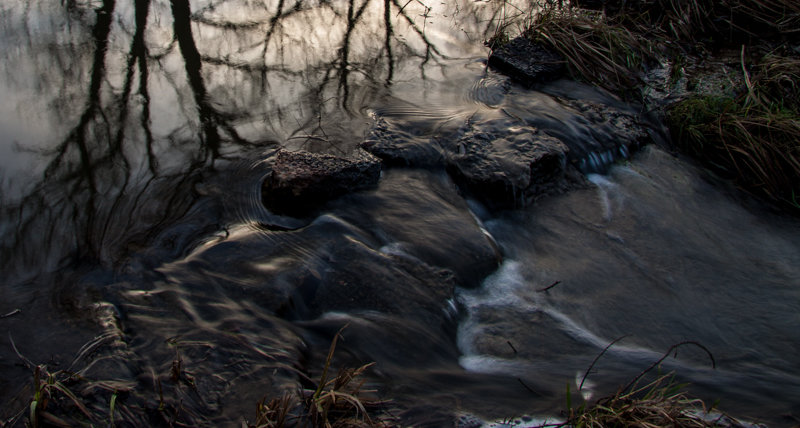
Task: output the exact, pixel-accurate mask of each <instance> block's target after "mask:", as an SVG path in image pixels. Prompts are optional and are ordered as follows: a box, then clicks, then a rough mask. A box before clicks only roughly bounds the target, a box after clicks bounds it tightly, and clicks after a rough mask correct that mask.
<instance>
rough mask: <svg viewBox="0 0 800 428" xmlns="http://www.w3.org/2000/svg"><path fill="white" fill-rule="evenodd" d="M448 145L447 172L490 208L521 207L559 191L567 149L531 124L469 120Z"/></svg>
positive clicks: (563, 176) (562, 181) (564, 169)
mask: <svg viewBox="0 0 800 428" xmlns="http://www.w3.org/2000/svg"><path fill="white" fill-rule="evenodd" d="M450 149H451V150H450V153H449V157H448V168H447V169H448V172H449V173H450V175H451V176H453V178H454V180H455V181H456V182H457V183H459V185H460V186H461V187H463V188H465V189H466V190H467V191H468V192H470V193H472V194H474V195H475V196H476V197H477V198H479V199H481V200H482V201H483V202H484V203H486V204H487V205H489V206H491V207H494V208H515V207H521V206H524V205H526V204H527V203H528V202H529V201H531V200H535V199H536V198H537V197H539V196H541V195H544V194H548V193H553V192H554V191H555V192H557V191H559V190H564V189H562V187H565V178H566V176H567V171H566V166H567V163H566V158H567V153H568V152H569V148H567V146H566V145H564V144H563V143H562V142H561V141H560V140H558V139H557V138H554V137H551V136H549V135H547V134H544V133H542V132H540V131H538V130H537V129H536V128H532V127H527V126H519V125H518V124H513V123H509V122H507V121H505V120H492V121H488V122H486V123H481V124H472V125H471V128H470V129H469V130H468V131H467V132H465V133H464V134H463V135H462V136H461V138H459V139H458V140H457V141H456V142H455V144H454V145H452V146H451V147H450Z"/></svg>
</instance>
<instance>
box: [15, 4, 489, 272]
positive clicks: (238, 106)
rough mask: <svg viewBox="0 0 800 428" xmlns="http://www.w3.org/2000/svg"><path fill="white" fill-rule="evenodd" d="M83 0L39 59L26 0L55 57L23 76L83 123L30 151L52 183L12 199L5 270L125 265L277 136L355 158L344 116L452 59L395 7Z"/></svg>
mask: <svg viewBox="0 0 800 428" xmlns="http://www.w3.org/2000/svg"><path fill="white" fill-rule="evenodd" d="M417 3H419V4H420V5H423V4H422V3H421V2H417ZM42 4H44V2H43V3H42ZM90 4H91V3H84V2H74V1H69V2H67V3H65V4H64V9H63V13H64V16H62V17H55V18H58V19H55V18H53V19H51V21H50V23H51V25H53V33H54V34H55V33H58V31H56V28H62V27H64V25H65V23H66V27H67V28H68V30H66V31H68V32H69V33H68V34H70V35H71V36H70V37H68V38H67V39H66V40H62V39H61V38H59V37H56V36H53V40H52V41H51V42H49V43H42V44H41V45H44V46H46V48H44V52H42V50H43V48H42V47H41V46H38V45H36V44H34V43H33V41H34V40H37V38H41V37H42V35H41V34H35V33H34V32H32V30H31V29H30V28H28V22H29V21H32V20H34V18H30V19H29V18H28V15H30V16H35V15H36V13H33V12H30V9H31V8H32V7H35V6H36V5H39V3H38V2H36V1H35V0H32V1H30V2H25V6H24V11H23V14H22V16H24V17H25V19H24V23H23V25H22V28H21V30H20V33H21V34H16V35H17V36H19V37H22V38H23V39H25V40H26V41H27V45H26V46H27V47H26V49H27V50H28V51H27V54H28V55H29V56H30V57H34V58H39V57H40V56H44V58H49V61H48V62H42V63H38V62H37V63H35V64H34V65H33V66H32V67H33V69H32V70H31V69H28V70H22V71H20V73H34V74H37V75H38V76H39V78H38V79H39V81H41V82H45V83H46V85H45V88H44V89H41V90H42V91H43V93H44V92H47V91H52V92H54V93H58V94H59V95H58V96H56V97H55V99H54V100H52V101H50V102H45V103H43V104H45V105H46V107H41V108H40V110H39V111H40V112H41V114H42V115H44V116H47V117H48V118H49V119H48V120H49V121H51V122H53V123H56V124H67V123H70V122H71V123H73V124H74V125H72V126H70V127H68V128H67V129H68V131H67V132H65V134H64V136H62V138H60V139H59V141H57V142H56V143H50V144H49V147H46V148H43V149H35V152H36V153H37V154H38V156H39V157H40V158H41V159H42V160H43V165H42V169H43V176H42V178H41V179H40V180H39V181H38V182H37V183H35V184H33V185H31V186H30V190H29V191H28V192H27V194H26V196H22V197H19V198H17V199H16V200H15V201H3V204H2V206H3V207H2V213H0V226H2V227H3V228H4V229H5V230H7V231H8V232H9V233H6V235H7V239H6V240H4V242H3V243H2V244H0V245H2V247H0V248H2V253H3V257H2V259H3V261H2V262H0V264H2V265H0V267H2V269H3V270H4V271H8V272H12V271H17V272H36V271H38V270H40V269H42V263H43V259H47V258H48V254H47V253H49V256H50V260H51V262H52V263H59V262H61V261H63V260H62V259H61V257H63V256H64V255H66V254H74V255H76V256H77V257H79V258H80V259H82V260H85V259H90V260H96V261H98V262H101V263H108V264H110V265H116V264H117V263H119V261H120V257H124V255H125V252H126V251H127V250H126V248H128V247H130V246H131V242H134V241H136V242H142V243H146V242H147V240H148V239H152V237H153V236H155V235H156V234H157V233H158V231H159V230H160V229H161V228H163V227H165V226H166V225H168V224H170V223H171V222H174V221H175V220H176V219H178V218H180V217H181V216H182V215H183V214H184V213H185V212H186V211H187V210H188V209H189V207H191V205H192V203H193V201H194V200H195V196H193V193H192V189H193V186H194V184H195V182H196V181H197V179H198V178H197V177H199V175H200V174H201V173H202V171H203V170H205V169H207V168H210V167H213V166H214V163H215V161H216V160H225V159H231V158H236V157H239V156H241V155H242V154H243V153H247V152H249V151H251V150H253V149H256V150H258V148H259V147H263V146H264V145H266V144H274V143H273V142H274V141H280V140H283V141H287V142H292V144H293V142H295V141H305V143H304V144H307V145H309V147H310V146H314V147H317V148H318V149H320V150H337V151H347V150H348V146H346V145H345V146H342V145H341V144H340V143H339V141H347V140H352V133H353V130H352V129H351V128H350V127H348V120H352V119H353V118H356V117H357V116H358V114H359V113H358V110H359V108H358V107H359V106H364V105H369V104H370V103H371V102H373V101H374V100H376V99H378V98H379V97H381V96H382V95H383V94H384V93H385V92H386V88H389V87H390V86H391V85H392V84H393V81H394V79H395V78H396V74H397V70H398V64H408V63H416V64H418V65H419V69H420V70H421V72H420V75H421V76H422V77H423V78H424V76H425V71H424V70H425V69H426V67H430V66H437V67H439V66H441V67H444V63H443V62H442V61H441V60H442V59H444V58H446V56H445V53H444V52H443V51H442V50H440V49H439V48H438V47H437V46H436V44H435V43H434V41H433V40H431V39H429V37H428V35H427V34H426V28H425V24H424V23H422V25H420V24H418V23H417V21H416V18H417V15H416V14H418V13H419V12H420V10H415V9H413V7H412V6H414V5H411V6H409V5H408V4H407V5H401V4H399V3H398V2H397V0H383V1H379V0H347V1H343V2H333V1H330V0H322V1H319V2H312V1H310V0H275V1H274V2H268V1H267V2H258V4H255V5H251V4H250V3H249V2H244V3H240V2H239V1H238V0H218V1H209V2H206V3H205V4H203V5H201V6H200V7H197V8H196V9H195V11H194V12H192V10H191V6H190V3H189V0H170V1H169V2H168V3H164V0H161V1H159V0H134V1H133V2H130V3H128V2H125V3H118V2H116V0H102V3H95V6H96V7H97V8H96V9H93V10H91V9H86V7H87V5H90ZM415 4H416V3H415ZM466 4H467V5H468V6H464V7H477V6H474V5H473V2H467V3H466ZM487 5H490V4H489V3H487ZM423 6H424V5H423ZM131 8H132V10H131ZM41 10H49V11H50V13H52V10H51V9H45V8H42V9H41ZM41 10H40V11H39V12H38V13H39V14H41V13H42V12H41ZM241 10H246V11H247V12H245V13H242V12H241ZM426 10H427V8H426ZM231 11H234V12H236V13H234V12H231ZM472 15H476V16H477V14H475V13H473V11H469V12H467V13H465V16H472ZM243 16H244V18H243ZM92 17H94V20H93V22H92V21H91V18H92ZM0 19H4V20H14V19H16V17H14V16H13V14H11V15H9V16H8V17H0ZM37 19H41V18H37ZM89 23H91V24H89ZM170 23H171V26H168V25H169V24H170ZM37 25H40V26H41V25H42V24H41V23H39V24H37ZM474 25H476V26H480V27H481V28H480V29H479V32H485V31H487V28H488V26H489V25H490V24H489V23H485V22H480V21H479V20H476V21H475V23H474ZM483 27H486V28H483ZM87 29H90V31H91V34H90V39H91V41H92V43H91V44H88V45H87V44H84V43H83V42H82V40H84V39H86V38H87V37H86V36H87V35H84V34H83V33H85V32H86V31H87ZM60 31H64V30H60ZM73 33H74V34H73ZM8 55H10V53H8V52H7V53H3V54H0V56H2V57H3V58H4V61H6V60H8V59H9V57H8ZM178 61H180V62H178ZM6 63H8V64H10V63H12V61H6ZM176 63H180V64H181V67H180V68H177V67H175V64H176ZM6 68H8V67H6ZM15 74H16V73H15ZM87 77H88V79H87ZM406 77H407V76H406ZM8 79H9V80H12V79H13V75H12V73H9V77H8ZM84 80H87V81H86V82H84ZM47 85H49V86H47ZM51 88H53V89H51ZM62 94H64V95H62ZM78 103H80V105H81V107H80V108H76V107H77V106H78V105H79V104H78ZM37 143H38V142H37ZM348 144H351V145H352V144H353V142H352V141H351V142H349V143H348ZM21 146H22V147H23V149H25V150H29V151H30V150H33V149H32V146H33V144H31V143H30V142H29V143H27V144H26V143H21ZM12 254H13V255H14V256H13V257H12V256H11V255H12ZM7 255H8V256H7ZM52 267H54V265H51V266H50V268H52Z"/></svg>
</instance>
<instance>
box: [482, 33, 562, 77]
mask: <svg viewBox="0 0 800 428" xmlns="http://www.w3.org/2000/svg"><path fill="white" fill-rule="evenodd" d="M489 66H491V67H493V68H495V69H496V70H498V71H500V72H502V73H504V74H506V75H508V76H510V77H511V78H513V79H515V80H517V81H519V82H520V83H522V84H524V85H528V86H530V85H532V84H534V83H537V82H541V81H547V80H552V79H556V78H559V77H561V76H562V75H563V74H564V70H565V67H564V59H563V58H561V56H559V55H558V54H557V53H555V52H553V51H550V50H548V49H547V48H545V47H543V46H541V45H538V44H536V43H533V42H532V41H530V40H529V39H528V38H527V37H525V36H524V35H523V36H519V37H517V38H515V39H513V40H511V41H510V42H508V43H506V44H504V45H503V46H501V47H500V48H498V49H495V50H494V51H492V54H491V55H489Z"/></svg>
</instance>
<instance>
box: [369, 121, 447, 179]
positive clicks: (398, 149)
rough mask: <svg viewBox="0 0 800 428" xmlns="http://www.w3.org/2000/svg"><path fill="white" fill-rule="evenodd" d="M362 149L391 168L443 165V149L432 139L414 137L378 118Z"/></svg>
mask: <svg viewBox="0 0 800 428" xmlns="http://www.w3.org/2000/svg"><path fill="white" fill-rule="evenodd" d="M361 148H363V149H364V150H366V151H368V152H370V153H372V154H373V155H375V156H377V157H379V158H380V159H381V160H382V161H383V162H384V163H385V164H387V165H391V166H413V167H429V166H435V165H442V164H443V163H444V156H443V155H442V150H441V148H440V147H439V146H438V145H437V144H435V143H433V142H432V141H431V140H430V138H425V137H419V136H415V135H412V134H410V133H408V132H405V131H403V130H400V129H397V127H394V126H392V125H391V124H389V123H388V122H387V121H386V120H385V119H383V118H378V120H377V121H376V122H375V125H374V126H373V127H372V130H371V131H370V133H369V135H367V138H366V139H365V140H364V142H362V143H361Z"/></svg>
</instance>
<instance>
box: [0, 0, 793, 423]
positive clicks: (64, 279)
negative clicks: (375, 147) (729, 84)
mask: <svg viewBox="0 0 800 428" xmlns="http://www.w3.org/2000/svg"><path fill="white" fill-rule="evenodd" d="M504 4H505V3H501V2H472V1H467V2H453V3H451V4H446V5H445V4H436V5H433V4H425V3H424V2H419V1H409V2H404V1H397V0H384V1H379V0H363V1H359V0H347V1H339V2H334V1H328V0H321V1H306V0H295V1H289V0H276V1H270V2H248V1H206V2H192V3H190V2H189V1H188V0H172V1H155V0H136V1H133V2H119V1H115V0H104V1H102V2H101V1H96V2H84V1H81V0H67V1H66V2H63V3H59V2H49V1H45V0H42V1H24V2H23V1H19V2H16V3H15V4H4V5H3V6H0V21H1V22H2V27H0V44H1V45H2V47H3V49H2V50H0V51H1V52H2V53H0V55H2V59H3V60H2V65H0V71H2V73H3V74H2V76H3V81H2V82H0V95H2V97H3V99H4V100H8V101H6V102H5V103H4V104H5V105H3V106H0V109H2V110H0V112H2V118H0V136H2V138H3V140H2V141H0V143H1V144H2V146H0V150H2V152H0V154H2V161H0V162H2V163H1V164H0V165H2V173H1V174H2V175H1V177H2V180H1V181H0V184H1V185H2V186H3V187H2V194H0V196H2V208H0V230H2V234H3V235H2V236H3V238H4V239H3V242H2V243H1V244H0V245H1V246H0V254H1V255H2V257H0V270H1V271H2V277H3V281H4V282H3V284H1V285H0V287H2V288H0V292H1V293H2V296H3V299H2V302H1V303H0V315H4V314H9V316H3V317H2V318H0V327H2V333H3V334H2V335H0V370H2V373H3V376H2V377H0V391H2V392H0V402H2V403H3V404H2V407H3V414H2V416H3V418H4V420H7V418H9V417H12V416H13V415H14V414H19V413H18V412H19V411H20V410H23V411H25V409H26V405H27V400H29V399H30V397H31V394H32V391H31V387H30V379H31V371H30V369H28V368H25V367H22V366H21V365H19V364H18V363H17V362H18V361H19V360H20V358H19V356H18V355H16V351H14V349H13V347H12V346H11V340H12V338H13V340H14V343H15V345H16V347H17V350H18V351H19V353H20V354H23V355H24V356H25V357H26V358H27V359H30V360H32V361H35V362H36V363H42V364H45V363H46V364H47V365H48V366H49V367H51V368H54V369H55V368H61V369H65V370H69V371H72V372H76V373H77V374H79V375H80V376H81V377H82V380H81V381H80V382H76V385H75V386H74V387H75V388H76V389H75V390H80V391H81V400H82V401H83V402H85V404H86V406H87V408H88V409H89V411H90V413H91V414H92V415H93V417H94V418H95V419H97V420H98V421H99V420H106V419H107V418H108V414H109V403H110V400H111V398H112V396H114V397H117V399H116V401H115V403H116V404H115V405H116V409H117V412H116V419H115V421H116V422H117V423H127V424H130V425H134V426H150V425H157V426H158V425H174V424H188V425H192V426H227V425H230V426H233V425H236V426H240V425H241V422H242V420H243V418H251V417H252V416H253V415H252V414H251V412H252V409H253V407H254V405H255V403H256V402H257V401H258V400H259V399H261V398H263V397H264V396H271V395H278V394H280V393H281V392H284V391H294V390H296V389H297V388H301V387H305V388H313V387H314V384H313V379H314V378H316V377H318V376H319V374H320V371H321V369H322V367H323V365H324V360H325V356H326V352H327V350H328V346H329V344H330V341H331V339H332V338H333V337H334V335H335V334H336V332H337V331H338V330H339V329H340V328H341V327H342V326H343V325H345V324H347V325H349V326H348V328H347V329H346V331H345V333H344V336H343V340H342V341H341V342H340V343H339V346H338V348H337V355H336V358H335V360H334V365H335V366H338V367H341V366H346V365H351V366H355V365H360V364H361V363H363V362H367V361H375V362H376V363H377V364H376V365H375V366H374V368H373V369H372V370H371V372H369V376H368V382H369V384H370V386H375V387H376V388H377V389H378V390H379V394H380V395H381V396H385V397H387V398H393V399H394V400H395V401H393V402H392V404H391V406H390V407H391V409H390V410H391V411H392V413H393V414H394V415H396V416H398V417H402V418H403V420H405V421H408V423H417V424H420V425H423V426H445V425H452V424H453V423H454V420H457V419H458V418H459V417H463V418H465V419H462V421H470V420H472V421H473V422H474V420H473V419H470V418H469V417H468V416H465V415H466V414H468V413H473V414H477V415H479V416H481V417H484V418H502V417H508V416H511V415H518V414H520V413H521V412H529V413H532V414H535V415H537V416H545V417H550V416H554V415H557V412H558V409H559V408H560V407H561V406H562V405H563V402H564V400H563V398H564V397H563V395H564V390H563V389H564V385H565V384H566V383H567V382H575V379H576V373H579V374H582V370H585V369H586V367H587V366H588V365H589V363H591V361H592V359H593V358H594V357H595V356H596V355H597V353H598V352H600V351H601V350H602V349H603V347H605V346H606V345H607V344H608V342H610V341H611V340H613V339H614V338H616V337H619V336H621V335H630V336H629V337H628V338H626V339H625V340H623V341H621V342H620V343H619V345H618V346H615V347H613V348H611V349H610V350H609V352H608V355H607V356H606V358H604V359H603V360H601V362H600V364H598V366H597V370H598V372H597V373H592V376H591V377H590V380H591V382H590V383H591V385H590V386H587V393H591V394H600V393H602V392H605V391H608V390H611V389H613V388H614V387H616V386H617V385H618V384H619V383H622V382H624V381H625V380H627V378H628V377H629V376H630V375H631V373H636V372H637V370H640V369H641V368H642V366H647V365H648V364H649V363H650V362H651V361H652V360H653V359H654V358H658V356H660V354H661V353H662V352H663V351H664V350H665V349H667V348H668V347H669V346H670V345H671V344H673V343H675V342H678V341H681V340H698V341H701V342H703V343H704V344H705V345H706V346H708V347H709V348H710V349H711V350H712V351H713V353H714V355H715V357H716V358H717V360H718V362H719V369H718V370H717V371H712V370H710V369H708V368H707V366H706V361H705V360H704V359H702V358H703V357H704V355H702V354H693V353H691V352H687V353H685V354H684V355H681V358H680V359H677V360H670V362H669V363H668V365H669V368H675V369H677V370H678V371H679V373H681V376H683V377H685V378H688V379H690V380H691V381H693V382H695V383H697V385H698V386H697V389H696V391H698V393H700V394H703V395H704V396H707V397H710V398H717V397H721V398H723V403H724V402H725V400H728V401H729V402H731V403H734V406H739V405H741V406H740V408H741V409H743V410H742V411H743V412H744V413H745V415H747V416H752V417H753V418H756V419H758V418H761V419H765V420H775V419H777V417H775V418H774V419H770V418H771V417H772V416H774V415H767V416H765V415H764V414H763V413H761V412H760V411H759V410H763V409H768V412H769V413H772V414H781V412H795V413H797V412H798V409H797V408H796V407H792V406H793V405H794V404H792V403H796V402H797V397H796V391H797V390H798V383H799V381H798V379H797V378H796V374H795V372H796V371H797V369H798V362H797V359H796V357H794V355H796V354H797V352H795V351H797V348H798V341H797V338H796V335H794V334H793V333H792V328H793V326H794V325H795V324H796V321H797V320H796V311H794V310H793V308H794V306H796V303H797V301H798V299H799V298H800V297H798V296H797V291H796V290H795V289H796V288H797V287H793V285H797V281H798V277H800V274H799V273H798V272H797V266H800V259H798V257H800V256H798V254H800V249H798V246H797V242H800V239H794V238H797V237H798V236H799V235H800V231H798V228H797V224H796V222H794V221H792V220H791V219H784V218H781V217H780V216H775V215H774V214H773V213H768V212H761V211H758V210H756V209H754V210H755V211H748V210H747V209H744V208H742V206H741V204H739V202H738V201H734V200H733V199H731V198H730V197H729V195H727V194H725V193H724V192H721V191H720V188H719V187H718V186H716V185H714V186H712V185H710V184H709V183H708V182H706V181H705V178H704V177H705V176H704V175H703V174H701V173H699V172H698V171H696V170H694V169H693V168H692V167H689V166H686V165H685V164H684V163H683V162H681V161H679V160H676V159H675V158H673V157H671V156H669V155H667V154H665V153H663V152H661V151H660V150H659V149H656V148H653V149H652V150H646V151H645V152H644V153H642V154H641V155H640V156H639V157H637V158H634V159H633V160H631V161H630V164H627V165H621V166H614V167H611V169H610V170H608V168H609V164H610V163H611V162H612V161H614V160H618V159H629V158H630V156H631V152H630V151H628V149H627V147H628V146H625V145H623V144H620V143H619V141H617V138H618V137H619V134H617V133H615V132H616V131H618V127H619V126H628V127H632V123H631V122H630V118H631V117H634V115H635V112H636V109H635V108H634V107H631V106H627V105H624V104H621V103H619V102H618V101H615V100H613V99H611V98H609V97H608V96H607V94H604V93H601V92H599V91H596V90H593V89H591V88H587V87H585V86H582V85H578V84H575V83H565V82H563V81H562V82H555V83H553V84H550V85H547V86H544V87H542V88H539V89H540V90H539V91H533V90H527V89H523V88H520V87H517V86H515V85H513V84H511V83H510V82H509V81H508V79H506V78H505V77H503V76H500V75H497V74H495V73H493V72H491V71H490V70H486V68H485V64H484V62H483V61H481V60H480V58H481V56H483V55H485V52H484V51H483V50H482V48H481V47H480V42H481V41H482V40H484V39H486V38H488V37H489V36H490V35H491V34H492V33H493V31H494V30H495V28H496V27H497V23H496V21H494V20H496V19H498V18H502V17H503V13H505V12H504V10H505V9H504V8H503V6H504ZM620 124H621V125H620ZM467 130H468V131H469V132H468V131H467ZM509 130H513V132H514V133H515V135H517V136H524V135H526V133H531V134H536V135H546V136H548V137H550V138H557V139H560V140H563V141H570V143H571V144H570V149H571V150H572V152H571V153H572V156H573V158H572V160H571V162H574V164H575V167H576V168H581V169H582V170H583V171H584V172H593V171H594V172H596V171H607V170H608V171H610V172H608V174H607V175H597V174H595V175H589V179H588V181H586V182H583V183H582V185H581V186H578V187H577V189H574V191H572V192H570V193H567V194H564V195H560V196H550V197H548V198H543V199H541V200H536V201H535V203H533V204H532V205H530V206H528V207H525V208H520V209H516V210H509V211H493V210H491V209H487V208H486V207H484V206H483V205H482V204H481V202H478V201H477V200H473V199H472V195H470V194H469V193H468V192H466V191H465V190H464V189H463V188H462V187H459V185H458V184H457V183H456V182H454V181H453V179H452V178H451V176H450V175H449V174H448V171H447V170H446V168H445V166H444V164H443V162H444V158H445V157H446V156H448V155H447V150H448V145H449V144H450V143H451V142H452V141H451V140H453V141H458V139H459V138H461V137H463V136H464V135H466V134H469V135H489V136H502V135H503V133H504V132H509ZM367 135H370V138H372V137H375V136H376V135H377V136H378V137H375V138H377V139H380V138H386V139H387V140H388V141H389V142H390V143H392V144H393V148H397V149H398V152H401V153H404V154H405V156H406V158H405V160H406V161H407V163H406V164H405V165H404V166H402V167H400V166H393V167H391V168H384V171H383V174H382V177H381V180H380V182H379V184H378V186H377V187H376V188H374V189H371V190H366V191H362V192H358V193H354V194H350V195H347V196H344V197H342V198H339V199H336V200H333V201H330V202H329V203H327V204H326V205H324V206H322V207H321V208H320V210H319V211H318V212H317V213H316V214H314V215H312V216H309V217H308V218H292V217H285V216H279V215H276V214H274V213H271V212H269V211H268V210H267V209H266V208H264V207H263V205H262V204H261V184H262V181H263V180H264V177H266V176H267V175H268V174H270V173H271V162H272V157H273V155H274V154H275V153H276V152H277V151H278V150H279V149H281V148H285V149H290V150H308V151H313V152H325V153H331V154H337V155H343V156H344V155H347V154H349V153H350V152H352V151H353V150H354V149H356V147H357V146H358V145H359V143H361V142H362V141H364V140H365V137H367ZM640 137H641V136H640V135H638V134H637V135H633V136H632V137H630V140H632V141H633V140H636V139H638V138H640ZM520 138H522V137H520ZM383 142H386V141H383ZM637 144H638V143H637ZM508 147H514V146H513V144H511V143H508V144H507V145H506V146H503V150H507V148H508ZM609 147H611V148H612V149H609ZM415 156H418V157H415ZM497 159H498V162H499V163H501V164H503V163H507V164H511V165H513V166H515V167H516V166H517V165H519V162H518V160H517V159H516V158H514V154H513V153H511V154H509V153H507V152H504V151H502V150H501V151H500V152H499V154H498V155H497ZM415 162H418V164H415ZM581 162H583V163H581ZM512 190H514V189H512ZM467 195H469V196H467ZM754 213H755V214H754ZM744 225H746V227H744ZM739 229H746V230H739ZM734 231H735V232H734ZM555 281H560V285H558V286H557V287H554V288H552V289H550V290H548V291H547V292H538V291H537V290H540V289H541V288H543V286H544V285H547V284H551V283H554V282H555ZM793 305H794V306H793ZM15 309H20V311H14V310H15ZM81 382H82V383H81ZM745 384H746V385H747V386H748V387H747V388H742V385H745ZM781 391H783V393H781ZM748 406H749V407H748ZM72 416H77V414H73V415H72ZM23 419H24V418H23V417H20V418H18V419H16V422H17V423H18V424H20V425H21V424H22V423H23Z"/></svg>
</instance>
